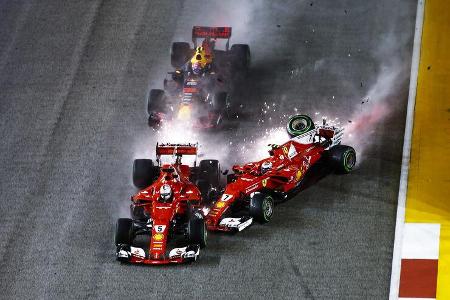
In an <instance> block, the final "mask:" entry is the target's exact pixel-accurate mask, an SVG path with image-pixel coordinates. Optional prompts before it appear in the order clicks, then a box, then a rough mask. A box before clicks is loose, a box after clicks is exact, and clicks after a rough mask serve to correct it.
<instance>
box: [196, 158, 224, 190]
mask: <svg viewBox="0 0 450 300" xmlns="http://www.w3.org/2000/svg"><path fill="white" fill-rule="evenodd" d="M199 168H200V171H199V180H204V181H206V182H208V183H209V185H210V186H211V187H212V188H219V185H220V163H219V161H218V160H216V159H204V160H201V161H200V164H199Z"/></svg>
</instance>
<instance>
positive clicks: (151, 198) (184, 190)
mask: <svg viewBox="0 0 450 300" xmlns="http://www.w3.org/2000/svg"><path fill="white" fill-rule="evenodd" d="M156 155H157V156H158V160H159V157H160V156H162V155H174V156H176V157H178V159H177V161H176V162H175V163H173V164H163V165H162V166H161V168H160V170H161V171H160V175H159V177H158V179H157V180H156V181H155V182H154V183H153V184H152V185H150V186H149V187H147V188H145V189H143V190H141V191H139V192H138V193H137V194H136V195H134V196H132V197H131V201H132V202H133V204H132V205H135V206H143V208H144V210H145V212H146V214H148V215H150V217H151V218H152V220H153V226H152V233H151V238H150V244H149V247H148V258H146V257H140V256H138V255H134V254H133V253H132V256H131V258H130V262H131V263H144V264H167V263H181V262H183V258H182V257H174V258H169V257H168V255H167V251H168V249H167V242H168V238H169V231H170V229H171V226H172V220H174V218H175V217H176V216H177V215H181V216H183V215H186V214H187V212H188V211H187V202H190V203H191V204H192V206H194V207H196V206H198V205H199V204H200V202H201V193H200V191H199V189H198V188H197V186H195V185H194V184H193V183H191V182H190V180H189V176H190V175H191V174H190V167H189V166H188V165H184V164H181V155H197V147H195V146H189V145H188V146H185V145H184V146H173V145H169V146H167V145H157V146H156ZM164 184H168V185H170V187H171V189H172V193H173V196H172V200H171V201H170V202H169V203H164V202H161V201H160V195H159V191H160V188H161V186H162V185H164Z"/></svg>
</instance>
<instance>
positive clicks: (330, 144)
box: [206, 115, 356, 231]
mask: <svg viewBox="0 0 450 300" xmlns="http://www.w3.org/2000/svg"><path fill="white" fill-rule="evenodd" d="M287 131H288V133H289V135H290V136H291V139H290V140H288V141H287V142H286V143H284V144H282V145H269V146H270V147H271V149H270V151H269V154H270V156H269V157H267V158H265V159H263V160H261V161H257V162H251V163H247V164H245V165H235V166H233V171H234V174H230V175H228V177H229V178H228V183H227V185H226V187H225V189H224V191H223V193H222V195H221V196H220V198H218V199H217V200H216V201H215V203H214V204H213V205H212V206H211V209H210V211H209V213H208V214H207V216H206V224H207V228H208V229H209V230H217V231H241V230H243V229H244V228H246V227H248V226H249V225H251V224H252V222H253V221H254V220H255V221H257V222H260V223H267V222H269V221H270V219H271V218H272V215H273V211H274V204H275V201H276V200H277V201H283V200H285V199H286V198H288V197H289V196H290V195H293V194H295V193H296V192H298V191H300V190H301V189H302V187H303V186H304V183H305V178H306V175H307V174H308V171H310V170H311V169H312V167H313V166H314V165H316V164H318V163H319V162H325V163H326V164H328V165H330V166H332V167H333V169H334V170H335V171H337V172H340V173H349V172H351V171H352V169H353V168H354V166H355V163H356V152H355V150H354V149H353V148H352V147H350V146H345V145H341V139H342V136H343V128H338V127H335V126H330V125H327V124H326V122H325V121H324V122H323V124H320V125H319V124H314V122H313V121H312V120H311V118H310V117H308V116H305V115H296V116H293V117H292V118H290V120H289V122H288V125H287Z"/></svg>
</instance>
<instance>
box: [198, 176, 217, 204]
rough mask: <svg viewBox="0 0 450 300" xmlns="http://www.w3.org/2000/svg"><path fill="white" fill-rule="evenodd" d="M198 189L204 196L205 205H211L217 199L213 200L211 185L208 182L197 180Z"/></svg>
mask: <svg viewBox="0 0 450 300" xmlns="http://www.w3.org/2000/svg"><path fill="white" fill-rule="evenodd" d="M196 185H197V187H198V189H199V190H200V194H202V201H203V203H211V202H212V201H213V200H215V199H211V193H210V192H211V184H210V183H209V182H208V181H207V180H203V179H199V180H197V184H196Z"/></svg>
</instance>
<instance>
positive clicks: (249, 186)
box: [206, 139, 325, 231]
mask: <svg viewBox="0 0 450 300" xmlns="http://www.w3.org/2000/svg"><path fill="white" fill-rule="evenodd" d="M324 151H325V146H324V145H322V144H320V143H308V144H303V143H300V142H299V141H296V140H295V139H292V140H290V141H288V142H287V143H285V144H283V145H281V146H273V148H272V150H271V151H270V154H271V156H270V157H268V158H266V159H263V160H261V161H258V162H252V163H248V164H245V165H243V166H239V165H236V166H234V167H233V171H234V173H235V176H236V179H235V181H234V182H231V183H229V184H227V186H226V187H225V191H224V193H223V195H222V197H221V198H220V199H218V200H217V201H216V203H215V204H214V206H213V207H212V208H211V210H210V212H209V213H208V215H207V217H206V224H207V227H208V229H209V230H220V231H230V230H232V229H231V228H229V227H226V226H221V225H220V224H219V223H220V221H221V219H222V217H223V216H224V214H225V213H226V212H227V210H228V209H230V206H231V205H232V204H233V203H235V202H237V201H242V200H243V199H245V198H249V196H250V195H251V194H252V193H254V192H258V191H263V190H271V191H275V192H280V193H288V192H290V191H292V190H294V189H295V188H297V187H298V186H299V185H300V182H301V181H302V179H303V178H304V176H305V173H306V171H307V170H308V169H309V168H310V167H311V166H312V165H313V164H315V163H316V162H317V161H318V160H319V159H320V158H321V157H322V154H323V153H324ZM266 161H270V162H271V163H272V169H271V170H269V171H267V172H266V173H265V174H261V165H262V163H264V162H266Z"/></svg>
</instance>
